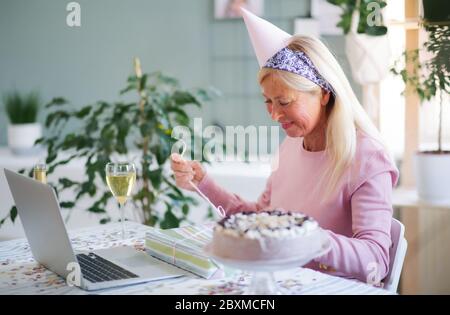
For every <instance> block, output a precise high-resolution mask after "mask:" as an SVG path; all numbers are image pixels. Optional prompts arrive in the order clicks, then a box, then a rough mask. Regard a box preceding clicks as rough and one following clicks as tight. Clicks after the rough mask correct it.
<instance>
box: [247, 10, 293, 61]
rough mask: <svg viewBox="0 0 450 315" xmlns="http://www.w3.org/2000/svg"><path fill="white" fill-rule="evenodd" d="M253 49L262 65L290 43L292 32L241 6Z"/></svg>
mask: <svg viewBox="0 0 450 315" xmlns="http://www.w3.org/2000/svg"><path fill="white" fill-rule="evenodd" d="M241 13H242V17H243V18H244V22H245V25H246V26H247V30H248V34H249V36H250V40H251V41H252V45H253V49H254V50H255V54H256V58H257V59H258V63H259V66H260V67H263V66H264V64H265V63H266V62H267V60H269V58H270V57H272V56H273V55H274V54H276V53H277V52H278V51H280V50H281V49H282V48H284V47H286V46H287V45H288V44H289V39H290V38H291V37H292V36H291V35H290V34H288V33H286V32H285V31H283V30H281V29H279V28H278V27H276V26H275V25H273V24H272V23H269V22H267V21H266V20H263V19H262V18H260V17H258V16H256V15H254V14H253V13H251V12H250V11H248V10H246V9H244V8H242V7H241Z"/></svg>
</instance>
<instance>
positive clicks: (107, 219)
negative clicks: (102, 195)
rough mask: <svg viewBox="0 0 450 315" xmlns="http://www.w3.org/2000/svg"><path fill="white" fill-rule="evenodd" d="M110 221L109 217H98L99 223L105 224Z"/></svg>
mask: <svg viewBox="0 0 450 315" xmlns="http://www.w3.org/2000/svg"><path fill="white" fill-rule="evenodd" d="M109 222H111V218H102V219H100V224H106V223H109Z"/></svg>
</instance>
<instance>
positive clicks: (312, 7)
mask: <svg viewBox="0 0 450 315" xmlns="http://www.w3.org/2000/svg"><path fill="white" fill-rule="evenodd" d="M355 1H356V0H353V1H325V0H261V1H247V2H246V1H242V2H245V3H246V4H247V5H249V7H250V8H252V9H254V12H255V13H257V14H258V15H260V16H262V17H263V18H264V19H267V20H268V21H270V22H272V23H274V24H275V25H277V26H278V27H280V28H282V29H283V30H285V31H286V32H289V33H291V34H294V33H297V34H299V33H301V34H305V35H315V36H319V37H320V38H321V39H322V40H323V41H324V42H325V44H326V45H327V46H328V47H329V48H330V50H331V51H332V52H333V53H334V55H335V56H336V58H337V59H338V61H339V63H340V64H341V66H342V68H343V69H344V71H345V72H346V74H347V76H348V78H349V81H350V82H351V84H352V87H353V89H354V91H355V94H356V95H357V97H358V98H359V100H360V101H361V103H362V104H363V106H364V107H365V109H366V110H367V111H368V112H369V114H370V116H371V117H372V118H373V120H374V122H375V123H376V125H377V126H378V127H379V129H380V131H381V133H382V135H383V137H384V139H385V141H386V143H387V144H388V146H389V148H390V150H391V153H392V154H393V156H394V157H395V160H396V162H397V165H398V167H399V169H400V170H401V180H402V185H401V186H400V187H399V189H397V190H396V192H395V195H394V207H395V215H396V216H397V217H398V218H400V219H401V220H402V221H403V222H404V224H405V226H406V231H407V232H406V233H407V239H408V242H409V248H408V256H407V261H406V262H405V268H404V272H403V275H402V288H401V290H402V291H401V292H402V293H431V294H433V293H450V272H448V270H447V268H446V265H448V263H450V247H449V246H448V240H450V230H449V226H450V224H449V223H450V201H449V200H450V197H449V194H450V188H449V187H450V184H449V185H448V186H445V185H446V184H445V182H444V180H447V182H448V179H450V167H449V168H446V167H448V162H447V164H445V165H447V166H441V167H442V168H440V169H438V171H437V172H438V175H439V176H441V177H440V180H441V182H440V186H444V187H446V188H445V189H447V190H448V192H447V195H446V196H447V197H449V198H448V199H445V195H444V198H442V200H439V201H437V200H436V202H434V201H435V200H434V199H432V198H431V199H428V200H424V199H423V198H420V196H419V195H418V192H417V186H419V185H420V183H423V182H424V181H423V180H422V181H421V180H417V176H416V174H415V173H414V171H413V169H414V167H413V166H414V164H413V160H414V155H415V154H416V152H418V151H421V150H422V151H426V150H436V146H437V145H438V140H437V139H438V137H437V134H438V132H439V119H440V118H439V117H441V120H442V123H441V126H444V127H445V128H441V129H442V131H441V149H442V151H445V150H449V148H450V128H448V126H449V125H450V108H449V106H442V107H441V106H440V104H442V103H444V104H446V105H448V103H449V102H448V100H449V99H448V93H445V92H444V93H441V94H437V97H431V98H430V99H422V98H421V97H419V96H417V95H416V94H417V93H416V94H414V93H413V92H411V93H409V94H408V93H406V94H403V93H402V92H403V91H404V90H405V83H404V81H403V80H402V78H401V75H398V74H397V75H396V74H394V73H393V71H389V70H390V69H391V68H392V67H394V64H396V61H398V60H400V66H399V67H400V70H398V71H401V70H403V69H407V67H408V61H406V65H405V61H404V59H405V58H404V56H403V55H402V53H403V52H404V50H405V49H406V48H409V49H416V48H420V47H423V43H425V42H426V41H427V40H428V39H429V36H430V35H429V32H427V31H426V30H425V29H424V27H421V26H419V23H418V22H419V19H420V17H421V14H423V3H422V1H421V0H414V1H413V0H387V1H362V3H363V4H364V5H368V4H369V3H370V2H373V3H377V4H382V7H384V9H383V25H385V26H386V30H387V32H386V34H371V35H372V36H371V37H372V38H376V37H379V38H380V39H382V38H383V39H386V41H385V42H383V43H381V44H379V45H380V46H379V47H377V46H376V45H373V44H371V42H370V41H367V44H366V46H365V47H363V48H362V52H358V51H357V50H356V49H354V50H352V49H350V48H351V45H348V40H349V39H348V34H347V35H345V34H344V33H345V32H346V31H348V20H345V21H344V25H343V24H341V25H340V26H336V24H337V23H339V22H340V21H341V22H342V21H343V19H342V17H341V16H342V14H343V12H344V13H345V10H344V9H343V6H345V5H350V6H351V5H354V4H355ZM423 2H424V3H426V2H427V1H423ZM437 2H438V3H439V5H441V6H440V7H439V10H438V11H442V12H444V21H443V22H444V25H448V18H449V16H448V14H447V15H445V12H447V13H448V11H446V10H448V4H445V2H444V1H437ZM70 3H71V2H70V1H60V0H39V1H26V0H14V1H13V0H0V95H1V96H2V99H1V100H2V102H1V104H2V106H1V107H0V167H7V168H11V169H14V170H19V169H21V168H26V169H27V170H29V169H30V168H32V167H33V165H36V164H37V163H40V162H41V163H42V162H44V161H45V158H46V151H45V150H44V149H42V148H41V149H39V148H37V147H34V146H33V148H30V145H29V146H28V147H27V144H26V143H24V142H27V141H28V142H30V141H32V143H34V140H36V139H37V138H38V137H40V135H44V136H47V135H48V134H49V130H48V128H46V127H45V125H44V122H45V120H46V117H47V115H48V114H49V112H50V110H49V109H46V108H44V104H46V103H48V102H50V100H52V99H53V98H55V97H63V98H64V99H67V100H68V101H70V104H69V105H68V106H69V107H68V108H69V109H70V110H80V109H82V108H83V107H84V106H86V105H88V104H94V103H95V102H97V101H99V100H102V101H106V102H116V101H124V102H125V101H132V100H134V99H135V98H132V97H130V96H127V95H125V96H122V95H120V93H119V92H120V91H121V90H122V89H123V88H125V87H126V86H127V78H128V77H129V76H130V75H133V74H134V73H135V67H134V64H133V58H135V57H138V58H140V64H141V67H142V71H144V72H153V71H162V72H163V73H164V74H166V75H168V76H171V77H173V78H176V79H177V80H179V82H180V84H181V85H182V86H183V88H185V89H191V88H192V89H193V88H197V87H210V86H211V87H214V88H216V89H217V90H218V91H220V92H221V95H220V97H216V98H214V99H212V100H211V101H210V102H208V103H206V104H205V105H203V106H202V107H201V108H198V107H195V106H194V107H189V108H186V111H187V114H188V116H189V117H190V118H191V119H193V118H194V117H200V118H202V123H203V127H205V126H207V125H217V126H219V127H225V126H238V125H241V126H244V127H245V126H250V125H253V126H272V125H275V124H274V123H273V122H272V121H271V120H270V117H269V116H268V115H267V113H266V110H265V105H264V102H263V98H262V96H261V91H260V88H259V85H258V84H257V81H256V75H257V71H258V64H257V61H256V58H255V56H254V52H253V48H252V47H251V44H250V40H249V37H248V33H247V30H246V28H245V25H244V23H243V21H242V20H241V19H240V18H239V16H234V15H233V14H231V13H229V12H228V13H227V12H226V10H225V7H226V1H213V0H192V1H183V0H164V1H160V0H130V1H119V0H95V1H92V0H90V1H87V0H79V1H76V2H73V3H75V5H73V6H71V5H69V4H70ZM339 3H341V6H339V5H338V4H339ZM383 3H384V4H383ZM386 4H387V5H386ZM74 12H79V13H80V15H79V16H78V17H77V16H74V15H72V14H74ZM366 13H367V12H366ZM350 15H351V14H350ZM345 23H347V24H345ZM445 23H447V24H445ZM345 25H346V26H345ZM346 27H347V30H346ZM362 32H363V33H364V30H363V31H362ZM367 32H370V30H366V33H367ZM444 34H445V33H444ZM374 35H378V36H374ZM383 35H385V36H383ZM445 36H448V28H447V35H445ZM369 37H370V36H369ZM447 39H448V37H447ZM370 51H372V53H373V56H375V57H372V59H373V58H374V59H375V61H376V62H375V63H378V64H377V65H376V66H375V67H377V66H378V67H383V68H382V69H381V70H380V71H381V72H382V73H383V75H380V78H378V79H376V80H375V81H372V82H361V81H364V77H366V78H369V77H370V75H369V74H370V72H373V69H372V70H370V69H369V70H361V71H363V72H362V73H363V76H362V77H363V79H361V77H359V78H356V77H355V75H354V73H352V66H351V64H350V62H352V61H353V62H355V61H356V62H358V60H359V58H361V60H362V62H361V63H362V64H364V58H366V57H367V55H368V54H369V52H370ZM386 51H389V54H387V57H385V56H386V54H385V53H384V52H386ZM427 53H428V54H429V52H423V53H421V55H420V56H421V57H420V58H423V57H426V56H427ZM447 53H448V42H447ZM377 54H378V55H377ZM377 56H378V57H377ZM381 56H383V57H381ZM446 56H447V60H448V54H447V55H446ZM381 59H382V60H381ZM444 59H445V58H444ZM369 60H371V59H370V58H369ZM420 60H422V59H420ZM377 61H378V62H377ZM402 62H403V64H402ZM447 62H448V61H447ZM366 63H368V61H366ZM383 64H386V65H385V66H383ZM397 69H398V68H397ZM354 71H355V70H354ZM364 71H368V72H367V76H365V75H364ZM367 81H370V80H367ZM15 92H16V93H17V94H18V95H19V96H20V97H22V98H23V99H24V100H28V103H30V104H31V105H30V107H31V108H32V107H33V104H35V103H39V104H40V106H39V110H37V114H36V119H33V117H31V118H30V119H29V121H20V119H19V121H18V122H17V124H21V123H22V124H23V123H27V124H28V123H35V124H37V125H39V127H35V128H37V129H30V130H28V131H25V133H24V134H16V133H17V131H15V129H14V130H13V128H10V127H11V125H14V124H13V121H12V119H11V116H12V114H11V113H9V112H8V110H7V106H6V103H7V102H8V99H9V102H10V103H12V104H14V102H15V101H16V102H17V99H14V97H12V96H14V94H13V93H15ZM32 92H34V93H35V94H34V95H35V96H36V97H35V98H33V96H32V95H31V94H29V93H32ZM439 96H441V97H439ZM27 97H28V98H27ZM23 102H25V101H23ZM4 105H5V106H4ZM405 105H406V106H405ZM420 105H421V106H420ZM441 108H442V112H441V113H440V112H439V111H440V109H441ZM31 110H32V109H31ZM25 112H26V111H25ZM25 112H24V113H25ZM28 112H29V111H28ZM439 113H440V115H439ZM16 114H18V115H19V116H21V117H24V115H25V114H21V113H20V112H19V113H16ZM31 116H33V114H31ZM191 124H192V122H191ZM63 126H64V127H63V130H62V134H64V132H65V131H67V130H74V129H75V130H76V129H77V128H82V127H81V126H82V125H77V123H76V122H74V121H72V120H69V121H68V122H67V123H64V125H63ZM30 128H31V127H30ZM10 129H11V130H10ZM79 132H82V130H81V131H80V130H79ZM283 137H284V135H281V138H283ZM31 146H32V145H31ZM24 148H25V149H24ZM271 153H273V152H271ZM442 155H444V154H442ZM448 155H449V154H447V156H448ZM444 163H445V162H444ZM442 165H444V164H442ZM207 168H208V170H209V171H210V173H211V174H212V175H213V177H215V179H216V180H217V181H218V182H219V183H221V184H222V185H224V186H225V187H226V188H227V189H229V190H231V191H234V192H238V193H239V194H240V195H242V196H243V197H245V198H250V199H255V198H257V196H258V194H259V193H260V192H261V191H262V189H263V187H264V184H265V179H266V178H267V176H268V174H269V173H270V165H269V163H266V162H264V163H250V164H245V163H237V162H233V163H228V164H227V163H222V164H217V165H216V164H215V163H213V164H212V165H209V166H207ZM58 174H59V175H58ZM61 174H64V176H66V177H71V176H72V177H71V178H75V179H79V180H82V178H83V176H84V172H83V162H82V161H79V160H76V159H74V160H73V161H71V163H69V164H68V165H66V166H65V168H62V169H61V170H60V171H59V173H58V172H55V174H54V175H53V176H54V178H58V176H61ZM418 183H419V184H418ZM429 189H434V188H429ZM441 190H442V189H441ZM192 196H193V197H195V195H192ZM0 200H1V202H0V220H1V219H2V218H4V217H5V216H8V213H9V211H10V208H11V206H12V204H13V202H12V199H11V196H10V193H9V190H8V187H7V185H6V182H5V178H4V175H3V172H1V174H0ZM89 202H90V201H89V198H87V199H86V198H85V200H81V201H80V202H79V203H77V204H76V205H75V207H73V209H72V211H71V215H70V220H68V221H67V224H68V226H69V228H80V227H85V226H91V225H97V224H100V223H99V218H98V216H96V215H95V213H88V212H87V211H85V208H86V206H87V205H88V204H89ZM199 202H200V204H199V205H198V206H197V208H195V209H192V211H191V213H190V220H191V221H192V222H194V223H199V222H202V220H204V218H205V216H207V213H208V210H207V208H208V206H207V204H206V203H204V202H202V201H201V200H199ZM64 211H67V210H64ZM105 211H106V212H108V213H110V215H111V217H112V220H111V221H113V222H114V221H116V220H117V217H118V216H117V213H116V212H117V210H116V208H113V209H112V210H110V209H105ZM127 211H128V215H129V219H131V220H132V219H136V220H138V219H139V218H135V217H133V214H132V212H133V209H132V207H131V206H129V207H128V209H127ZM23 235H24V234H23V230H22V227H21V225H20V220H19V219H18V220H16V222H15V223H14V224H13V223H12V222H11V220H10V219H7V220H5V221H4V222H3V225H2V226H1V227H0V240H7V239H11V238H16V237H23Z"/></svg>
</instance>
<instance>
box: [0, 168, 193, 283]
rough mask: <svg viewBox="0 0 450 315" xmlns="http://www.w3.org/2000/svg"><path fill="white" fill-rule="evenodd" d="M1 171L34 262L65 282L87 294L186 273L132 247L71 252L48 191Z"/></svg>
mask: <svg viewBox="0 0 450 315" xmlns="http://www.w3.org/2000/svg"><path fill="white" fill-rule="evenodd" d="M4 171H5V175H6V179H7V181H8V185H9V188H10V190H11V193H12V196H13V198H14V201H15V203H16V207H17V212H18V214H19V217H20V219H21V221H22V224H23V227H24V230H25V235H26V237H27V239H28V243H29V244H30V247H31V252H32V254H33V256H34V258H35V259H36V261H38V262H39V263H41V264H42V265H44V266H45V267H46V268H47V269H49V270H51V271H53V272H55V273H56V274H58V275H60V276H61V277H63V278H64V279H66V281H68V280H69V281H68V282H67V283H69V284H71V285H76V286H79V287H80V288H82V289H84V290H88V291H91V290H99V289H106V288H111V287H118V286H124V285H130V284H137V283H143V282H148V281H154V280H162V279H168V278H174V277H180V276H183V275H186V272H184V271H183V270H181V269H179V268H177V267H175V266H172V265H169V264H167V263H165V262H163V261H161V260H158V259H156V258H154V257H152V256H150V255H148V254H146V253H144V252H141V251H138V250H136V249H134V248H133V247H131V246H121V247H114V248H108V249H101V250H93V251H80V252H78V251H77V252H76V251H74V250H73V248H72V244H71V242H70V239H69V236H68V234H67V230H66V226H65V224H64V221H63V218H62V216H61V209H60V207H59V202H58V199H57V196H56V194H55V191H54V190H53V188H52V187H51V186H50V185H46V184H43V183H41V182H39V181H36V180H34V179H32V178H30V177H26V176H24V175H21V174H18V173H16V172H13V171H10V170H8V169H4Z"/></svg>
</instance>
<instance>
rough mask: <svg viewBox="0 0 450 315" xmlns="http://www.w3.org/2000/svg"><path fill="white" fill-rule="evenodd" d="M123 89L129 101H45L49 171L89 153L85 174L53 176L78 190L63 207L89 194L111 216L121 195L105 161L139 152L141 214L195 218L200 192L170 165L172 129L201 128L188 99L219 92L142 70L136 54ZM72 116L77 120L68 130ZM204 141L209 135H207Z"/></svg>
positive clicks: (104, 217)
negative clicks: (185, 188)
mask: <svg viewBox="0 0 450 315" xmlns="http://www.w3.org/2000/svg"><path fill="white" fill-rule="evenodd" d="M120 94H127V100H129V101H117V102H106V101H98V102H96V103H94V104H89V105H86V106H84V107H82V108H80V109H75V110H74V109H73V106H68V105H69V103H68V102H67V101H66V100H65V99H63V98H54V99H53V100H52V101H51V102H50V103H49V104H47V105H46V108H48V110H49V113H48V115H47V118H46V123H45V126H46V128H48V135H47V136H45V137H44V138H42V139H40V140H39V141H38V142H39V143H42V144H43V145H45V146H46V148H47V157H46V161H45V163H46V164H47V174H48V175H50V174H52V173H53V172H54V171H55V169H57V168H59V167H61V166H63V165H66V164H68V163H70V162H71V161H72V160H75V159H82V160H83V161H84V170H83V172H84V174H85V176H84V178H83V180H81V181H78V180H74V179H73V178H69V177H61V178H58V179H57V182H52V181H51V176H49V177H48V178H49V184H51V185H52V186H53V187H54V188H55V190H56V192H57V193H58V195H60V196H61V195H62V192H67V191H69V192H71V193H69V194H65V195H66V196H68V195H70V196H74V197H70V198H69V199H65V200H60V206H61V208H62V209H67V210H71V209H73V208H75V207H76V206H77V204H78V202H79V201H80V200H81V199H82V198H84V197H88V198H89V199H92V203H91V205H90V206H89V207H88V208H87V209H86V210H87V211H88V212H90V213H92V214H97V215H98V216H99V219H100V223H107V222H109V221H110V220H111V216H110V213H108V212H107V211H106V209H107V208H108V204H115V201H114V197H113V196H112V194H111V192H110V191H109V189H108V188H107V185H106V174H105V165H106V164H107V163H108V162H110V161H113V162H114V161H115V159H116V160H117V159H120V158H124V157H130V156H134V159H133V162H134V163H135V165H136V169H137V174H136V190H137V191H136V192H135V193H134V195H133V197H132V199H131V202H132V204H133V205H134V211H135V213H134V214H136V216H137V217H139V218H140V219H139V221H140V222H141V223H144V224H147V225H150V226H159V227H161V228H173V227H178V226H179V224H180V222H182V221H184V220H188V214H189V210H190V206H192V205H195V204H197V200H196V199H194V198H192V197H190V196H188V195H185V194H184V193H183V192H182V191H181V190H180V189H178V188H177V187H176V185H175V181H174V179H173V175H172V172H170V171H169V170H168V168H167V167H166V166H167V162H168V159H169V156H170V154H171V149H172V146H173V145H174V143H175V142H176V141H177V140H176V139H174V138H172V137H171V134H172V129H173V128H174V127H175V126H177V125H182V126H185V128H188V129H189V130H190V132H191V135H195V133H194V130H193V128H192V127H190V126H189V125H190V118H189V115H188V114H187V112H186V107H187V106H189V105H194V106H197V107H201V106H202V104H203V102H205V101H208V100H210V99H212V97H215V96H216V95H217V94H218V93H217V91H216V90H214V89H212V88H208V89H202V88H196V89H189V90H187V89H183V88H182V87H181V86H180V84H179V82H178V81H177V80H176V79H174V78H171V77H168V76H166V75H164V74H162V73H161V72H153V73H143V72H142V70H141V65H140V62H139V60H138V59H135V74H134V75H132V76H130V77H129V78H128V80H127V85H126V87H125V88H124V89H123V90H122V91H121V92H120ZM68 121H73V122H75V124H72V125H76V126H77V127H76V128H75V129H73V130H69V129H68V128H67V122H68ZM63 130H64V133H63V132H62V131H63ZM201 141H202V142H200V143H202V144H203V145H204V144H205V143H206V140H204V139H203V138H202V139H201ZM22 172H25V170H22ZM31 172H32V170H30V171H29V172H28V174H30V175H31ZM69 214H70V212H69ZM16 216H17V209H16V208H15V207H13V208H12V209H11V210H10V212H9V214H8V215H7V216H6V217H4V218H3V219H2V220H0V226H1V225H2V224H3V223H4V222H5V221H6V220H7V219H8V218H9V219H10V220H11V221H13V222H14V220H15V218H16ZM66 219H67V218H66Z"/></svg>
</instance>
